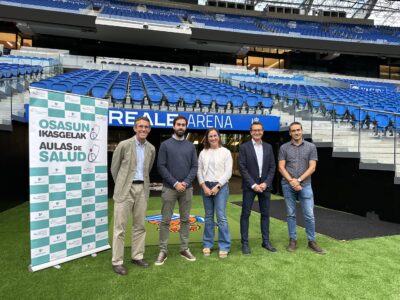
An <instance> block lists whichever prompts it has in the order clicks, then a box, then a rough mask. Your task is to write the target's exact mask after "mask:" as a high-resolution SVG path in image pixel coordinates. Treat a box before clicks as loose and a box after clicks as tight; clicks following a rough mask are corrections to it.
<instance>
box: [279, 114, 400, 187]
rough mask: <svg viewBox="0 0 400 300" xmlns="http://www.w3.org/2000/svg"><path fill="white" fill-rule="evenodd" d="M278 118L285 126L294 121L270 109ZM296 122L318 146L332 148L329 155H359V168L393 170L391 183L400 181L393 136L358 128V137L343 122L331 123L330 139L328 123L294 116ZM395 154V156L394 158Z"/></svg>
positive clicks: (399, 144) (397, 148)
mask: <svg viewBox="0 0 400 300" xmlns="http://www.w3.org/2000/svg"><path fill="white" fill-rule="evenodd" d="M273 113H275V114H276V115H279V116H280V117H281V126H282V127H287V126H288V125H289V124H290V123H291V122H293V121H294V116H293V114H291V113H289V112H284V111H276V110H275V111H273ZM295 120H296V121H298V122H300V123H302V124H303V129H304V134H305V135H308V136H310V137H311V138H312V140H313V141H314V142H315V143H316V144H317V146H318V145H325V146H326V145H330V146H331V147H332V148H333V153H332V156H333V157H343V158H346V157H348V158H350V157H351V158H360V169H368V170H386V171H395V172H396V173H395V179H394V182H395V184H400V138H399V137H397V139H396V140H395V138H394V136H389V133H387V136H382V135H379V136H374V133H373V132H372V129H362V130H361V136H360V137H359V134H358V129H355V128H352V126H351V124H349V123H347V122H341V123H340V122H338V123H334V130H333V138H332V122H331V121H330V120H329V121H328V120H327V121H321V120H319V121H315V122H313V124H312V131H311V122H310V121H309V118H306V120H303V118H302V117H296V118H295ZM395 141H396V145H395ZM395 155H396V157H395Z"/></svg>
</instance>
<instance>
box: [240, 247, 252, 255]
mask: <svg viewBox="0 0 400 300" xmlns="http://www.w3.org/2000/svg"><path fill="white" fill-rule="evenodd" d="M242 253H243V255H250V253H251V251H250V247H249V245H242Z"/></svg>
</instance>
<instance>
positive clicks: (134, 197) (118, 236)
mask: <svg viewBox="0 0 400 300" xmlns="http://www.w3.org/2000/svg"><path fill="white" fill-rule="evenodd" d="M146 210H147V200H146V197H145V192H144V186H143V184H132V185H131V189H130V191H129V196H128V197H127V198H126V199H125V200H124V201H122V202H114V236H113V247H112V264H113V265H114V266H117V265H122V264H123V262H124V244H125V230H126V224H128V219H129V214H131V213H132V217H133V220H132V244H131V247H132V253H131V258H132V259H143V254H144V242H145V238H146V231H145V227H144V218H145V216H146Z"/></svg>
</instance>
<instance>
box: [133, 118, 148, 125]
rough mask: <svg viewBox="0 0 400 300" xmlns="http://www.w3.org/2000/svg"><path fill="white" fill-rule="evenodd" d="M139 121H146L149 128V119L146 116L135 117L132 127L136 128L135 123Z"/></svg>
mask: <svg viewBox="0 0 400 300" xmlns="http://www.w3.org/2000/svg"><path fill="white" fill-rule="evenodd" d="M139 121H146V122H147V123H149V126H150V127H151V122H150V119H149V118H148V117H146V116H141V117H137V118H136V119H135V123H134V124H133V126H134V127H136V123H137V122H139Z"/></svg>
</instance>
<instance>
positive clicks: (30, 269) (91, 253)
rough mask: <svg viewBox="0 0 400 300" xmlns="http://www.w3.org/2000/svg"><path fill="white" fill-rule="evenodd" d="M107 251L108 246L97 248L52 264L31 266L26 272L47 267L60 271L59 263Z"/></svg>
mask: <svg viewBox="0 0 400 300" xmlns="http://www.w3.org/2000/svg"><path fill="white" fill-rule="evenodd" d="M108 249H111V247H110V245H106V246H103V247H99V248H96V249H93V250H90V251H86V252H82V253H79V254H76V255H72V256H68V257H65V258H63V259H59V260H57V261H54V262H49V263H45V264H42V265H38V266H34V267H32V265H29V266H28V271H29V272H36V271H39V270H43V269H46V268H49V267H55V268H57V267H56V266H59V269H60V268H61V266H60V264H61V263H65V262H67V261H71V260H74V259H77V258H81V257H84V256H88V255H93V254H95V255H97V253H98V252H101V251H105V250H108Z"/></svg>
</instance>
